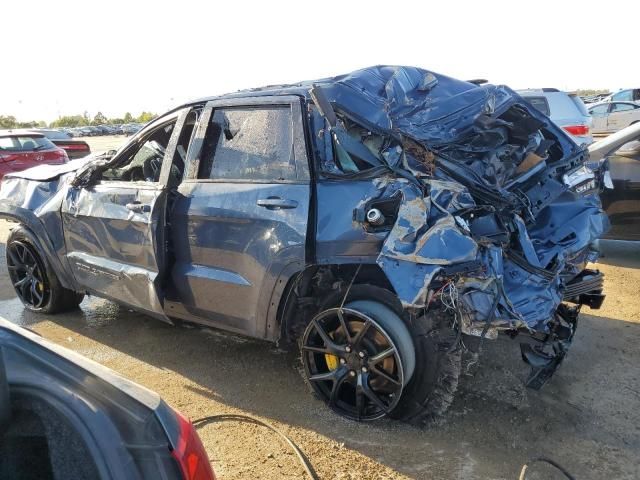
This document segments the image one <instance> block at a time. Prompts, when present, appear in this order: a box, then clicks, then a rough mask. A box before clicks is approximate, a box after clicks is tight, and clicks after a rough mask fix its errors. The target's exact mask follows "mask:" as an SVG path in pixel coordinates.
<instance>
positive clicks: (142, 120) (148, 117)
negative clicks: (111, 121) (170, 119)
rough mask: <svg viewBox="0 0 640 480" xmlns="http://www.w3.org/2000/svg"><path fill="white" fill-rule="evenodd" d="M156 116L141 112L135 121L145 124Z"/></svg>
mask: <svg viewBox="0 0 640 480" xmlns="http://www.w3.org/2000/svg"><path fill="white" fill-rule="evenodd" d="M156 117H157V115H156V114H155V113H151V112H142V113H141V114H140V116H139V117H138V118H137V119H136V121H137V122H138V123H147V122H150V121H151V120H153V119H154V118H156Z"/></svg>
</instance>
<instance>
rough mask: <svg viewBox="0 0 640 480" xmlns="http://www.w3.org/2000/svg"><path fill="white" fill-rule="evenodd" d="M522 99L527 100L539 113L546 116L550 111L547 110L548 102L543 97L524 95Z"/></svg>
mask: <svg viewBox="0 0 640 480" xmlns="http://www.w3.org/2000/svg"><path fill="white" fill-rule="evenodd" d="M524 99H525V100H526V101H527V102H529V103H530V104H531V105H532V106H533V108H535V109H536V110H538V111H539V112H541V113H544V114H545V115H546V116H549V114H550V113H551V112H550V111H549V102H547V99H546V98H544V97H524Z"/></svg>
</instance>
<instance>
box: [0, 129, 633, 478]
mask: <svg viewBox="0 0 640 480" xmlns="http://www.w3.org/2000/svg"><path fill="white" fill-rule="evenodd" d="M98 138H100V137H98ZM109 138H111V140H109ZM90 140H92V149H94V150H96V151H97V150H98V148H97V145H96V147H94V145H93V140H98V139H90ZM123 140H124V137H116V138H113V137H103V138H101V139H100V141H101V144H102V145H103V149H109V148H113V147H115V146H117V143H115V142H116V141H117V142H118V143H119V142H122V141H123ZM107 142H111V143H110V144H107ZM10 226H11V224H9V223H6V222H4V221H0V242H1V243H0V272H1V273H0V315H1V316H3V317H5V318H7V319H9V320H11V321H13V322H15V323H17V324H20V325H24V326H28V327H29V328H31V329H33V330H35V331H36V332H38V333H40V334H41V335H43V336H44V337H45V338H48V339H50V340H52V341H54V342H56V343H58V344H60V345H63V346H65V347H67V348H70V349H72V350H75V351H77V352H79V353H81V354H82V355H85V356H87V357H89V358H91V359H93V360H95V361H97V362H100V363H102V364H104V365H106V366H108V367H110V368H112V369H114V370H115V371H117V372H119V373H120V374H122V375H124V376H125V377H128V378H130V379H132V380H134V381H136V382H138V383H140V384H142V385H144V386H146V387H148V388H151V389H153V390H155V391H157V392H158V393H159V394H160V395H162V397H163V398H164V399H165V400H166V401H167V402H168V403H169V404H171V405H172V406H173V407H176V408H177V409H179V410H181V411H182V412H184V413H185V414H187V415H188V416H190V417H191V418H192V419H197V418H201V417H204V416H207V415H213V414H220V413H242V414H248V415H252V416H255V417H257V418H260V419H263V420H266V421H267V422H270V423H272V424H274V425H275V426H277V427H278V428H280V429H281V430H282V431H284V432H286V433H287V434H288V435H290V437H291V438H292V439H293V440H294V441H295V442H296V443H297V444H298V445H299V446H300V447H301V448H302V450H303V451H304V452H305V453H306V454H307V456H308V457H309V459H310V460H311V462H312V463H313V465H314V467H315V469H316V470H317V472H318V474H319V475H320V477H321V478H322V479H387V478H388V479H406V478H411V479H427V478H428V479H465V480H466V479H515V478H517V476H518V473H519V470H520V466H521V464H522V463H523V462H526V461H527V460H528V459H529V458H531V457H534V456H547V457H550V458H553V459H556V460H557V461H559V462H560V463H562V464H563V465H564V466H565V467H566V468H567V469H568V470H569V471H570V472H572V473H573V474H574V475H575V476H576V478H580V479H603V478H608V479H637V478H640V464H639V461H638V458H639V455H640V368H639V367H638V365H640V348H639V345H640V298H639V294H638V292H639V290H638V285H640V269H638V267H640V255H638V254H637V252H636V251H631V252H624V253H623V254H620V253H619V252H618V251H616V252H614V254H612V255H609V256H607V258H605V259H604V262H606V263H603V264H601V265H600V267H599V268H601V270H603V271H604V272H605V273H606V290H607V291H606V293H607V300H606V302H605V304H604V307H603V309H601V310H594V311H590V310H589V309H588V308H585V310H584V314H583V315H581V318H580V327H579V329H578V332H577V335H576V339H575V342H574V345H573V347H572V350H571V351H570V353H569V356H568V357H567V359H566V361H565V363H564V364H563V366H562V367H561V369H560V370H559V371H558V372H557V373H556V376H555V377H554V378H553V380H552V381H551V382H550V384H548V385H547V386H546V387H545V388H543V390H542V391H539V392H535V391H531V390H528V389H526V388H524V387H523V379H524V378H525V377H526V374H527V367H526V365H524V363H523V362H522V361H521V360H520V354H519V347H518V343H517V341H513V340H510V339H508V338H501V339H499V340H497V341H486V342H485V346H484V351H483V354H482V356H481V363H480V366H479V369H478V371H477V373H476V374H475V376H473V377H465V378H464V381H463V383H462V385H461V387H460V388H459V391H458V396H457V399H456V401H455V402H454V404H453V406H452V408H451V409H450V411H449V413H448V414H447V415H446V417H445V418H443V419H442V420H441V421H439V422H438V423H437V424H435V425H431V426H430V427H428V428H423V429H419V428H415V427H412V426H409V425H405V424H402V423H399V422H395V421H389V420H381V421H377V422H373V423H368V424H358V423H355V422H351V421H347V420H344V419H342V418H340V417H338V416H336V415H334V414H333V413H331V412H330V411H329V410H328V409H327V408H325V406H324V404H323V403H322V402H321V401H320V400H317V399H316V398H314V397H313V395H311V394H310V393H309V391H308V389H307V387H306V386H305V384H304V383H303V381H302V379H301V377H300V375H299V373H298V371H297V368H298V365H299V360H298V357H297V354H296V353H295V352H286V351H282V350H279V349H278V348H276V347H275V346H274V345H271V344H268V343H264V342H259V341H254V340H250V339H245V338H240V337H237V336H234V335H229V334H224V333H222V332H219V331H215V330H212V329H201V328H193V327H189V326H184V325H183V326H178V327H174V326H170V325H166V324H163V323H161V322H159V321H157V320H153V319H151V318H149V317H146V316H144V315H141V314H138V313H135V312H131V311H129V310H127V309H126V308H123V307H118V306H117V305H115V304H113V303H111V302H108V301H105V300H101V299H97V298H87V299H85V301H84V302H83V303H82V305H81V309H80V310H78V311H77V312H73V313H70V314H64V315H58V316H47V315H34V314H30V313H29V312H26V311H25V310H24V309H23V308H22V306H21V304H20V302H19V301H18V300H17V299H16V298H15V295H14V292H13V289H12V287H11V285H10V283H9V281H8V278H7V274H6V264H5V258H4V242H5V239H6V235H7V234H8V230H9V227H10ZM199 433H200V435H201V437H202V439H203V442H204V445H205V447H206V449H207V451H208V453H209V456H210V458H211V459H212V461H213V463H214V468H215V470H216V472H217V474H218V476H219V478H221V479H223V480H231V479H247V478H250V479H255V478H278V479H294V478H304V474H303V472H302V469H301V468H300V466H299V465H298V464H297V462H296V459H295V457H294V455H293V454H291V453H290V452H289V451H288V450H287V449H286V448H284V447H283V446H282V445H281V443H280V442H279V440H278V438H277V437H276V436H275V435H274V434H273V433H271V432H269V431H268V430H265V429H263V428H261V427H258V426H255V425H246V424H238V423H225V424H211V425H207V426H205V427H203V428H202V429H200V430H199ZM528 478H529V479H558V478H562V477H561V476H560V475H559V474H558V473H557V472H554V471H553V470H551V469H550V468H548V467H545V466H544V465H541V466H538V467H535V468H533V469H532V470H531V475H530V476H529V477H528Z"/></svg>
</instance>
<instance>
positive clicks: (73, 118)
mask: <svg viewBox="0 0 640 480" xmlns="http://www.w3.org/2000/svg"><path fill="white" fill-rule="evenodd" d="M156 117H157V115H156V114H155V113H152V112H142V113H141V114H140V115H139V116H138V117H134V116H133V115H131V113H129V112H127V113H125V114H124V117H123V118H107V117H106V116H105V115H104V114H103V113H102V112H98V113H96V114H95V116H94V117H93V119H92V118H91V117H90V116H89V113H88V112H84V113H83V114H82V115H65V116H63V117H60V118H58V119H57V120H54V121H53V122H51V124H50V126H51V127H53V128H61V127H85V126H87V125H106V124H109V123H110V124H123V123H133V122H138V123H147V122H149V121H151V120H153V119H154V118H156ZM5 118H9V119H13V121H15V118H14V117H1V116H0V128H16V127H3V126H2V125H4V123H2V122H3V119H5ZM32 123H33V126H36V124H37V125H40V124H42V126H46V124H45V123H44V122H32Z"/></svg>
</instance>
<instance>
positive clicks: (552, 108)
mask: <svg viewBox="0 0 640 480" xmlns="http://www.w3.org/2000/svg"><path fill="white" fill-rule="evenodd" d="M518 93H519V94H520V95H521V96H522V97H524V98H525V99H526V100H527V101H528V102H529V103H530V104H531V105H533V107H535V108H536V109H537V110H539V111H540V112H542V113H544V114H545V115H547V116H548V117H549V118H551V120H553V122H554V123H555V124H556V125H558V126H560V127H562V128H563V129H564V130H565V131H566V132H567V133H569V135H570V136H571V138H573V139H574V140H575V141H576V143H578V144H579V145H585V144H586V145H589V144H591V143H592V142H593V136H592V134H610V133H614V132H617V131H619V130H622V129H623V128H626V127H628V126H630V125H633V124H634V123H636V122H639V121H640V88H629V89H625V90H620V91H618V92H616V93H612V94H608V95H592V96H589V97H579V96H578V95H576V94H574V93H569V92H563V91H560V90H558V89H556V88H540V89H526V90H518ZM585 103H587V105H585Z"/></svg>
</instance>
